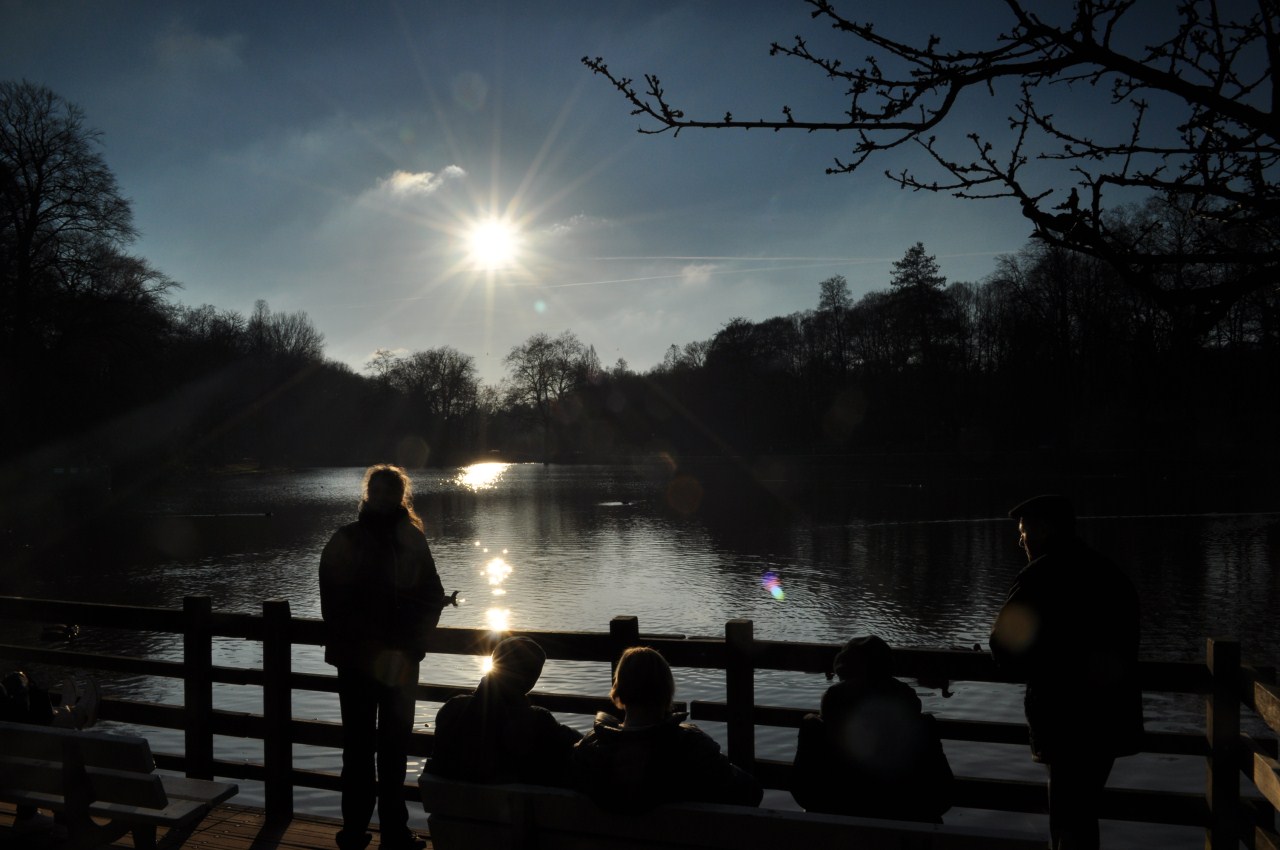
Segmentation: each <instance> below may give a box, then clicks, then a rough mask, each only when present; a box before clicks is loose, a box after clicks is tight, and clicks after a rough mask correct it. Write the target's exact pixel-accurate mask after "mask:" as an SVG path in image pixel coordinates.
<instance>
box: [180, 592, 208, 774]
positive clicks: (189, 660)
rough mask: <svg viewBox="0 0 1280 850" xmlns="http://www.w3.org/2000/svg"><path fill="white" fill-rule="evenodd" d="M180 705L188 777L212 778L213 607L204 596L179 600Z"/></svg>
mask: <svg viewBox="0 0 1280 850" xmlns="http://www.w3.org/2000/svg"><path fill="white" fill-rule="evenodd" d="M182 614H183V619H184V621H185V622H186V626H185V628H184V630H183V633H182V665H183V677H182V705H183V714H184V715H185V717H184V718H183V720H184V722H185V723H186V735H185V738H186V741H185V752H186V756H185V761H186V766H187V776H188V777H190V778H192V779H212V778H213V605H212V603H211V602H210V600H209V597H207V596H187V597H185V598H184V599H183V600H182Z"/></svg>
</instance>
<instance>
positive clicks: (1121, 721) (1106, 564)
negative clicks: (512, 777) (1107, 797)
mask: <svg viewBox="0 0 1280 850" xmlns="http://www.w3.org/2000/svg"><path fill="white" fill-rule="evenodd" d="M1009 517H1010V519H1013V520H1016V521H1017V523H1018V545H1019V546H1020V547H1021V548H1022V549H1023V550H1024V551H1025V552H1026V556H1027V561H1028V563H1027V565H1026V566H1025V567H1023V568H1022V571H1021V572H1019V573H1018V576H1017V578H1016V579H1015V580H1014V582H1013V587H1012V588H1010V590H1009V595H1008V598H1007V599H1006V600H1005V603H1004V606H1003V607H1002V608H1001V609H1000V613H999V614H998V615H997V617H996V621H995V624H994V625H993V626H992V629H991V654H992V656H993V657H994V659H995V662H996V664H997V665H998V666H999V667H1000V668H1001V669H1003V670H1004V671H1005V672H1006V673H1008V674H1009V675H1010V676H1011V677H1012V678H1014V679H1017V680H1019V681H1024V682H1026V685H1027V687H1026V694H1025V697H1024V706H1025V709H1026V715H1027V727H1028V731H1029V732H1030V736H1031V754H1032V758H1033V760H1035V761H1037V762H1040V763H1042V764H1045V765H1047V766H1048V768H1049V834H1050V845H1051V846H1052V847H1054V848H1064V849H1065V848H1086V850H1087V848H1096V847H1098V845H1099V834H1098V813H1099V809H1100V807H1101V802H1102V792H1103V789H1104V788H1105V787H1106V784H1107V777H1108V776H1109V775H1110V773H1111V768H1112V766H1113V765H1114V763H1115V760H1116V757H1117V756H1123V755H1132V754H1133V753H1136V752H1138V750H1139V748H1140V746H1141V743H1142V734H1143V733H1142V689H1141V685H1140V683H1139V681H1138V675H1137V666H1138V643H1139V638H1140V634H1139V628H1140V626H1139V607H1138V605H1139V603H1138V593H1137V591H1136V590H1135V589H1134V586H1133V582H1131V581H1130V580H1129V579H1128V577H1127V576H1125V574H1124V573H1123V572H1121V571H1120V568H1119V567H1117V566H1116V565H1115V564H1114V563H1112V561H1111V560H1110V559H1109V558H1107V557H1105V556H1104V555H1102V554H1100V553H1098V552H1096V551H1094V550H1093V549H1091V548H1090V547H1088V546H1086V545H1085V544H1084V543H1083V542H1082V541H1081V540H1080V539H1079V538H1078V537H1076V533H1075V509H1074V507H1073V506H1072V504H1071V502H1070V500H1068V499H1067V498H1066V497H1065V496H1059V495H1045V496H1036V497H1034V498H1031V499H1028V500H1027V501H1025V502H1023V503H1022V504H1020V505H1018V506H1017V507H1015V508H1013V510H1011V511H1009Z"/></svg>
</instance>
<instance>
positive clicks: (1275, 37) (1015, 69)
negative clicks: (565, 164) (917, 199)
mask: <svg viewBox="0 0 1280 850" xmlns="http://www.w3.org/2000/svg"><path fill="white" fill-rule="evenodd" d="M805 2H806V3H807V4H808V5H809V6H811V7H812V17H813V18H815V19H817V20H819V21H823V22H825V23H827V24H829V25H830V27H831V28H833V29H834V30H835V31H836V32H837V33H839V34H840V35H842V36H847V37H849V38H850V39H852V40H853V42H854V44H853V45H851V46H850V48H849V52H850V53H852V54H854V55H856V56H858V57H864V56H865V57H866V58H865V59H861V61H858V62H854V63H851V64H849V65H846V64H845V63H844V62H843V61H842V60H841V59H839V58H837V57H835V56H832V55H828V54H827V53H825V52H820V51H816V50H812V49H810V46H809V43H808V41H806V40H805V39H804V38H802V37H800V36H797V37H796V38H795V39H794V40H793V41H791V42H790V43H785V44H782V43H775V44H773V45H772V51H771V52H772V53H773V54H774V55H781V56H786V57H790V58H794V59H798V60H800V61H802V62H805V63H808V64H810V65H812V66H813V67H814V69H815V70H817V71H818V72H820V73H822V74H824V75H825V76H826V77H828V78H830V79H832V80H834V81H836V82H837V84H839V85H840V86H841V87H842V88H843V92H842V98H841V99H842V100H843V117H842V118H841V119H840V120H837V121H829V120H816V121H815V120H803V119H801V118H798V117H797V116H795V115H793V114H792V110H791V109H790V108H789V107H788V106H785V105H784V106H782V107H781V113H782V114H781V117H780V118H779V119H777V120H764V119H761V120H754V121H753V120H740V119H736V118H734V116H733V115H732V114H731V113H725V114H724V116H723V117H721V118H714V119H710V120H704V119H694V118H688V117H686V116H685V113H684V111H683V110H681V109H680V108H678V107H676V106H675V105H673V103H672V101H671V100H670V99H669V98H668V95H667V93H666V91H665V90H664V88H663V86H662V83H661V81H660V80H659V78H658V77H657V76H655V75H652V74H646V75H645V77H644V84H643V87H640V86H637V85H636V83H635V81H633V80H632V79H631V78H629V77H624V76H618V75H615V74H614V73H613V72H611V71H610V69H609V68H608V66H607V65H606V64H605V62H604V60H603V59H601V58H599V57H597V58H595V59H591V58H584V59H583V62H584V63H585V64H586V65H587V67H589V68H591V70H592V71H594V72H595V73H598V74H602V75H604V76H605V77H607V78H608V79H609V81H610V82H612V83H613V85H614V86H615V87H616V88H617V89H618V90H619V91H620V92H622V94H623V95H624V96H625V97H626V98H627V99H628V100H629V101H630V102H631V104H632V106H633V110H632V114H638V115H641V116H643V117H645V118H647V119H649V120H651V121H652V122H653V123H652V124H651V125H650V126H648V127H642V128H641V132H645V133H661V132H666V131H673V132H676V133H679V131H681V130H683V129H687V128H739V129H761V128H763V129H769V130H778V131H782V130H799V131H803V132H815V131H836V132H846V133H849V134H851V135H853V136H854V137H855V139H856V142H855V144H854V147H853V149H852V152H851V154H850V155H849V157H848V158H844V159H840V158H837V159H836V161H835V164H834V165H833V166H832V167H830V168H828V169H827V170H828V172H829V173H848V172H853V171H856V170H858V169H859V168H860V167H862V166H863V165H864V164H865V163H866V162H867V161H868V160H869V159H870V158H872V157H873V156H875V155H877V154H880V153H882V152H884V151H887V150H891V149H893V148H898V147H900V146H903V145H915V146H917V147H918V148H919V149H920V150H921V151H922V152H923V153H924V154H925V155H926V162H929V163H931V164H932V167H934V168H936V170H937V174H938V176H936V177H932V176H924V174H925V172H919V171H911V170H902V171H899V172H897V173H891V172H886V175H887V176H888V177H889V178H890V179H891V180H893V181H894V182H896V183H898V184H899V185H901V186H903V187H905V188H909V189H913V190H923V191H929V192H949V193H952V194H954V195H956V196H958V197H962V198H975V199H992V198H1006V199H1011V200H1013V201H1014V202H1016V203H1017V204H1019V206H1020V209H1021V211H1022V214H1023V215H1024V216H1025V217H1026V218H1027V219H1028V220H1029V221H1030V222H1031V224H1032V226H1033V234H1034V236H1036V237H1038V238H1039V239H1042V240H1044V241H1045V242H1046V243H1047V244H1049V245H1054V246H1060V247H1065V248H1069V249H1071V250H1073V251H1078V252H1082V253H1085V254H1088V255H1091V256H1093V257H1097V258H1099V259H1101V260H1104V261H1105V262H1107V263H1108V264H1109V265H1110V266H1112V267H1113V268H1114V269H1115V270H1116V272H1117V273H1118V274H1119V275H1120V277H1121V279H1122V280H1123V281H1124V282H1125V283H1126V284H1127V285H1129V286H1131V287H1134V288H1136V289H1137V290H1138V291H1140V292H1142V293H1144V294H1145V295H1146V296H1147V297H1149V298H1151V299H1152V300H1153V301H1154V302H1155V303H1156V304H1157V305H1159V306H1160V307H1161V308H1162V309H1164V310H1166V311H1168V312H1169V313H1170V314H1171V315H1174V316H1175V317H1177V318H1178V319H1179V320H1180V321H1181V322H1182V323H1183V324H1184V325H1186V326H1188V327H1190V328H1191V329H1192V330H1193V331H1194V332H1196V333H1204V332H1205V331H1207V330H1208V329H1209V328H1211V327H1212V326H1213V325H1214V324H1215V323H1216V322H1217V321H1218V320H1219V319H1220V318H1221V317H1222V316H1224V315H1225V313H1226V311H1227V310H1228V309H1229V307H1230V305H1231V304H1233V303H1234V302H1236V301H1237V300H1239V299H1240V298H1242V297H1243V296H1244V295H1245V294H1247V293H1249V292H1251V291H1254V290H1257V289H1259V288H1262V287H1266V286H1269V285H1272V284H1273V283H1274V281H1275V279H1276V276H1277V271H1278V270H1280V184H1278V183H1277V179H1276V175H1277V169H1278V168H1280V119H1278V118H1277V116H1276V111H1275V110H1276V102H1277V100H1280V88H1278V87H1277V86H1276V76H1277V74H1280V62H1277V61H1276V60H1277V59H1278V58H1280V33H1277V28H1278V27H1280V24H1278V22H1280V5H1278V4H1277V0H1256V2H1255V3H1253V4H1252V5H1251V4H1248V3H1245V2H1239V3H1225V2H1220V0H1187V2H1182V3H1179V4H1178V5H1177V6H1176V17H1170V20H1169V23H1170V26H1169V27H1168V29H1167V30H1166V32H1165V33H1164V35H1163V36H1157V35H1155V34H1152V33H1151V32H1150V30H1149V28H1150V27H1151V26H1152V18H1151V17H1150V16H1148V17H1139V14H1140V13H1142V12H1151V11H1153V10H1152V8H1151V7H1150V6H1143V7H1142V8H1141V9H1137V10H1135V7H1137V6H1139V5H1140V4H1137V3H1136V0H1075V2H1074V3H1073V4H1071V6H1070V7H1069V9H1068V7H1066V6H1065V5H1064V4H1059V5H1054V4H1046V6H1045V8H1046V9H1050V10H1054V11H1058V10H1061V12H1060V14H1061V16H1060V17H1054V12H1053V11H1046V12H1043V13H1042V12H1039V11H1033V10H1032V8H1031V6H1032V4H1031V3H1030V2H1026V0H1003V2H1001V3H996V4H995V5H996V6H998V7H1001V8H1003V9H1004V10H1005V11H1006V12H1007V18H1006V23H1005V24H1004V26H1003V28H1001V29H998V30H993V32H992V36H993V38H992V39H991V41H990V42H989V44H988V46H985V47H979V48H966V49H951V48H944V47H943V43H942V38H941V37H940V36H937V35H934V36H930V37H929V38H928V40H927V41H926V42H925V43H924V44H912V43H909V42H907V41H902V40H897V39H894V38H891V37H889V36H887V35H884V34H882V33H881V31H880V30H879V29H877V28H876V27H875V26H874V24H873V23H872V22H869V21H857V20H853V19H852V18H849V17H846V16H845V15H843V14H841V13H839V12H838V11H836V8H835V6H834V5H833V4H832V3H831V2H829V0H805ZM1155 5H1157V6H1158V5H1160V4H1155ZM957 8H959V7H957ZM1167 8H1169V10H1170V11H1172V10H1173V8H1174V7H1173V6H1172V4H1170V6H1169V7H1167ZM964 14H965V15H967V16H972V15H974V14H975V12H974V10H973V9H972V8H971V7H969V6H965V7H964ZM1133 45H1145V46H1143V47H1140V48H1136V49H1135V48H1134V47H1133ZM970 93H986V94H988V95H991V96H993V97H995V96H1000V95H1002V94H1006V93H1009V94H1011V96H1012V101H1011V103H1010V106H1009V108H1010V113H1009V129H1010V130H1011V133H1010V134H1009V135H1008V136H1007V137H1003V136H1001V137H998V138H1000V141H993V140H992V138H993V136H992V135H991V134H988V135H986V136H984V135H983V134H980V133H977V132H970V131H969V128H968V127H967V126H953V125H957V124H959V122H960V121H961V120H963V119H958V118H955V117H954V115H953V114H954V113H958V112H959V108H958V106H957V105H958V104H959V103H960V101H961V99H962V96H965V95H967V94H970ZM1090 96H1098V97H1100V98H1101V102H1100V104H1099V107H1100V108H1116V107H1127V108H1128V109H1129V110H1130V113H1129V115H1130V120H1129V122H1128V125H1127V127H1125V128H1124V129H1123V130H1122V131H1121V132H1119V133H1118V134H1117V135H1116V136H1115V137H1113V138H1107V137H1104V136H1102V135H1098V134H1097V131H1098V130H1099V128H1096V127H1090V126H1081V125H1078V124H1077V125H1073V124H1071V123H1070V120H1069V119H1066V118H1060V117H1059V116H1058V115H1056V114H1055V112H1054V109H1055V106H1056V105H1059V104H1061V103H1063V102H1064V100H1063V99H1064V98H1065V99H1072V100H1074V101H1079V100H1081V99H1083V98H1087V97H1090ZM1077 114H1079V113H1078V112H1077ZM949 119H952V120H949ZM948 130H950V131H951V132H947V131H948ZM1033 162H1035V163H1039V164H1056V165H1058V166H1061V167H1063V168H1065V169H1066V172H1065V173H1064V172H1063V171H1062V170H1056V171H1054V170H1050V171H1049V172H1046V170H1045V169H1043V168H1039V167H1036V168H1031V167H1028V165H1029V163H1033ZM1144 196H1146V197H1155V198H1158V199H1160V200H1159V202H1160V203H1162V204H1163V205H1165V207H1166V209H1165V210H1164V212H1163V214H1161V215H1157V216H1153V217H1151V218H1150V220H1149V221H1148V225H1149V226H1147V227H1145V228H1143V227H1140V228H1125V227H1116V226H1115V222H1114V220H1113V218H1112V215H1113V214H1114V213H1115V212H1116V211H1117V210H1118V209H1119V208H1120V207H1121V206H1123V204H1124V203H1125V202H1131V201H1133V200H1135V198H1136V199H1138V200H1140V199H1141V198H1142V197H1144ZM1171 218H1172V219H1176V220H1178V221H1179V222H1180V223H1181V224H1182V225H1183V226H1188V225H1189V226H1191V227H1192V228H1193V229H1194V238H1191V239H1187V240H1185V241H1184V242H1183V243H1182V244H1181V245H1179V246H1177V247H1176V249H1174V250H1171V246H1170V245H1169V244H1168V241H1167V240H1165V239H1162V238H1158V237H1159V235H1160V232H1161V230H1162V228H1164V227H1166V226H1168V222H1169V220H1170V219H1171ZM1186 263H1195V264H1210V265H1216V266H1220V267H1222V269H1223V271H1222V272H1221V273H1219V274H1216V275H1213V276H1210V277H1201V279H1199V280H1197V281H1187V280H1185V279H1182V278H1180V277H1179V276H1178V275H1176V274H1171V273H1170V272H1169V269H1170V267H1175V268H1176V267H1178V266H1180V265H1183V264H1186Z"/></svg>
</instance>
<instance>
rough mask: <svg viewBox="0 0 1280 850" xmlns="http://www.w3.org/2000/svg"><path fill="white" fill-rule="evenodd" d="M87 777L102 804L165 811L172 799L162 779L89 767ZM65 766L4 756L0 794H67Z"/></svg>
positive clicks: (1, 767)
mask: <svg viewBox="0 0 1280 850" xmlns="http://www.w3.org/2000/svg"><path fill="white" fill-rule="evenodd" d="M84 777H85V779H86V780H87V782H88V787H89V791H90V795H91V797H92V798H93V799H94V800H96V801H98V802H105V803H121V804H123V805H128V806H142V807H144V808H149V809H162V808H164V807H165V806H166V805H167V804H168V802H169V800H168V797H167V796H166V795H165V789H164V786H163V785H162V784H161V782H160V777H159V776H157V775H155V774H154V773H133V772H130V771H123V770H109V769H107V768H103V767H90V768H86V769H85V772H84ZM65 781H66V776H65V772H64V770H63V766H62V765H61V764H60V763H57V762H49V761H40V760H37V759H28V758H21V757H0V794H4V793H5V791H7V790H9V789H22V790H29V791H39V792H42V793H45V794H58V795H63V794H65V793H66V791H67V789H66V788H65V787H64V783H65Z"/></svg>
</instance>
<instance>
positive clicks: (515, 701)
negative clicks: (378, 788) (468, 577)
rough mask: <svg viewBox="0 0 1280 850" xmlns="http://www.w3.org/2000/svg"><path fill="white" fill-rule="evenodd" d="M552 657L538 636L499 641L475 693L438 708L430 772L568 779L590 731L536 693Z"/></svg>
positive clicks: (544, 781) (547, 781)
mask: <svg viewBox="0 0 1280 850" xmlns="http://www.w3.org/2000/svg"><path fill="white" fill-rule="evenodd" d="M546 660H547V655H546V653H545V652H544V651H543V650H542V647H541V646H539V645H538V644H537V642H536V641H534V640H532V639H531V638H527V637H519V636H517V637H509V638H506V639H504V640H503V641H502V642H501V643H499V644H498V645H497V647H495V648H494V650H493V657H492V661H493V666H492V668H491V669H490V670H489V672H488V673H486V674H485V676H484V678H482V679H481V680H480V684H479V685H478V686H477V687H476V690H475V693H473V694H470V695H461V696H456V697H453V698H452V699H450V700H449V701H448V702H446V703H445V704H444V705H443V706H441V708H440V711H439V712H438V713H437V714H436V731H435V746H434V748H433V750H432V753H431V759H430V760H429V761H428V762H427V765H426V770H427V772H429V773H433V774H436V775H438V776H445V777H448V778H450V779H462V780H466V781H469V782H530V783H535V784H539V785H567V784H568V781H569V756H570V754H571V753H572V752H573V745H574V744H576V743H577V742H578V741H579V740H580V739H581V738H582V734H581V733H580V732H578V731H577V730H576V729H574V728H572V727H570V726H566V725H564V724H562V723H560V722H559V721H557V720H556V718H555V716H554V715H553V714H552V713H551V712H550V711H548V710H547V709H545V708H542V707H540V706H536V705H533V704H532V703H531V702H530V701H529V697H528V693H529V691H531V690H532V689H533V686H534V684H535V683H536V682H537V681H538V676H540V675H541V674H542V666H543V664H545V663H546Z"/></svg>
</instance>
